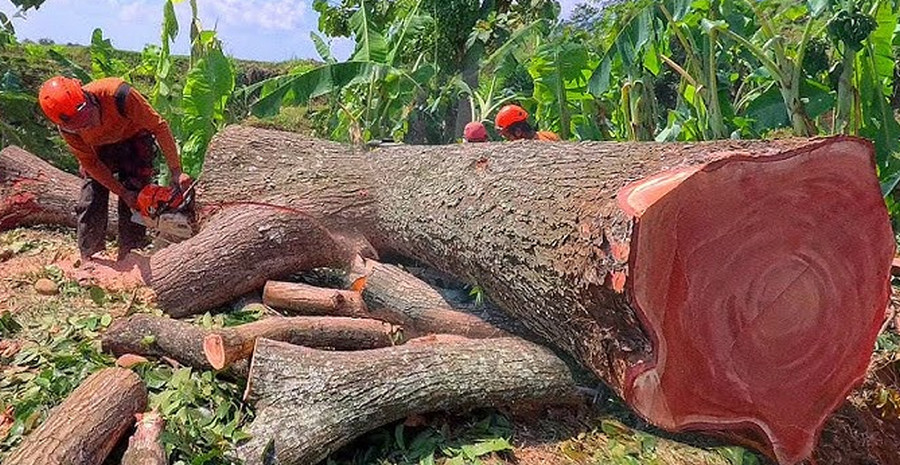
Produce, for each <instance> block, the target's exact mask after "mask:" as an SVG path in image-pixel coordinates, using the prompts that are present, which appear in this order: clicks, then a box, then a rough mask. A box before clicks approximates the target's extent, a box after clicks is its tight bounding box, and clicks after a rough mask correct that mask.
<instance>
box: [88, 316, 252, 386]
mask: <svg viewBox="0 0 900 465" xmlns="http://www.w3.org/2000/svg"><path fill="white" fill-rule="evenodd" d="M208 334H209V331H207V330H205V329H203V328H201V327H199V326H195V325H192V324H190V323H187V322H184V321H179V320H174V319H172V318H165V317H158V316H152V315H132V316H130V317H128V318H125V319H121V320H116V321H115V322H114V323H113V324H112V325H111V326H110V327H109V329H108V330H107V331H106V332H105V333H104V334H103V336H102V337H101V344H102V346H103V351H104V352H108V353H111V354H113V355H115V356H116V357H119V356H122V355H125V354H136V355H144V356H149V357H169V358H171V359H173V360H176V361H177V362H178V363H181V364H182V365H185V366H189V367H193V368H196V369H199V370H212V369H213V367H212V365H210V364H209V361H207V360H206V354H204V353H203V339H204V338H205V337H206V336H207V335H208ZM232 371H234V376H235V377H238V378H243V377H245V376H246V374H247V366H246V364H245V365H243V366H234V367H232Z"/></svg>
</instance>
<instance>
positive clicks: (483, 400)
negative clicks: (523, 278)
mask: <svg viewBox="0 0 900 465" xmlns="http://www.w3.org/2000/svg"><path fill="white" fill-rule="evenodd" d="M431 339H432V340H430V342H419V343H415V341H410V343H409V344H407V345H403V346H397V347H391V348H385V349H376V350H367V351H358V352H323V351H319V350H314V349H308V348H304V347H298V346H292V345H290V344H285V343H280V342H273V341H269V340H266V339H258V340H257V345H256V350H255V352H254V354H253V363H252V367H251V370H250V378H249V379H248V383H247V396H246V397H247V398H248V399H249V400H250V401H251V402H252V403H254V404H255V406H256V419H255V420H254V421H253V423H252V424H251V425H250V427H249V432H250V434H252V435H253V438H252V439H250V440H249V441H248V442H246V443H244V444H242V445H240V446H239V447H238V449H237V453H238V456H239V457H240V458H241V459H242V460H244V461H245V463H246V464H248V465H254V464H262V463H268V462H264V460H263V454H264V452H267V449H269V451H268V453H272V454H274V456H275V461H276V462H277V463H281V464H283V465H301V464H310V463H318V462H319V461H320V460H322V459H323V458H325V457H326V456H327V455H328V454H330V453H332V452H334V451H335V450H337V449H338V448H339V447H341V446H342V445H344V444H347V443H348V442H350V441H351V440H352V439H354V438H355V437H357V436H359V435H360V434H362V433H365V432H367V431H369V430H371V429H372V428H375V427H378V426H381V425H384V424H387V423H390V422H392V421H395V420H399V419H402V418H405V417H406V416H409V415H412V414H417V413H425V412H429V411H434V410H462V409H468V408H476V407H488V406H497V405H504V404H510V403H515V402H520V401H535V402H539V401H546V402H557V403H559V402H566V401H567V400H569V401H571V400H574V399H577V397H578V394H577V390H576V387H575V383H574V381H573V379H572V376H571V373H570V372H569V369H568V367H567V366H566V365H565V364H564V363H563V362H562V361H561V360H560V359H559V358H557V357H556V356H555V355H553V353H552V352H550V351H549V350H547V349H545V348H543V347H541V346H538V345H535V344H532V343H529V342H526V341H524V340H521V339H517V338H498V339H485V340H470V339H465V338H462V337H450V338H442V337H437V338H431ZM401 361H402V362H401ZM270 442H271V445H269V444H270Z"/></svg>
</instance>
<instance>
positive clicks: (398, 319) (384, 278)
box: [347, 258, 509, 339]
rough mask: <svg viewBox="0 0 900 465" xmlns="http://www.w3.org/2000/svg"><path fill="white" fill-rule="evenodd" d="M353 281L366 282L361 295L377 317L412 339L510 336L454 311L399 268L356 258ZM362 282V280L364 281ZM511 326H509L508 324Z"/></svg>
mask: <svg viewBox="0 0 900 465" xmlns="http://www.w3.org/2000/svg"><path fill="white" fill-rule="evenodd" d="M360 275H361V276H362V277H358V276H360ZM347 276H348V278H347V281H348V282H347V284H348V285H350V281H353V282H355V283H363V284H362V285H361V286H360V287H361V288H362V296H363V299H364V300H365V304H366V305H367V306H368V309H369V311H370V312H371V314H370V316H369V318H377V319H380V320H384V321H388V322H391V323H394V324H398V325H401V326H403V328H404V330H405V331H407V333H408V335H409V336H410V337H416V336H422V335H425V334H456V335H460V336H465V337H468V338H472V339H482V338H491V337H502V336H509V333H507V332H505V331H503V330H501V329H499V328H497V326H494V325H492V324H491V323H489V322H486V321H484V320H482V319H481V318H479V317H478V316H475V315H473V314H471V313H466V312H462V311H459V310H456V309H454V308H453V307H452V306H451V305H450V304H449V303H448V302H447V300H446V299H444V298H443V297H442V296H441V294H439V293H438V292H437V291H436V290H434V288H433V287H431V286H429V285H428V283H426V282H425V281H422V280H421V279H419V278H417V277H415V276H413V275H412V274H410V273H408V272H406V271H404V270H402V269H400V268H399V267H397V266H394V265H389V264H385V263H379V262H377V261H375V260H369V259H364V258H357V260H355V261H354V265H353V273H350V274H348V275H347ZM361 280H362V281H361ZM507 325H508V324H507Z"/></svg>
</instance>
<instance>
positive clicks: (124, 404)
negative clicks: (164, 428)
mask: <svg viewBox="0 0 900 465" xmlns="http://www.w3.org/2000/svg"><path fill="white" fill-rule="evenodd" d="M146 407H147V389H146V388H145V387H144V383H143V382H142V381H141V379H140V378H138V376H137V375H136V374H135V373H133V372H132V371H131V370H126V369H124V368H106V369H103V370H100V371H98V372H97V373H94V374H93V375H91V376H89V377H88V378H87V379H86V380H84V382H83V383H81V385H80V386H78V388H77V389H75V390H74V391H73V392H72V394H70V395H69V397H67V398H66V400H65V401H63V403H62V404H60V405H58V406H57V407H55V408H54V409H53V410H52V411H51V412H50V416H49V417H48V418H47V420H46V421H44V423H42V424H41V426H39V427H38V428H37V429H36V430H35V431H33V432H32V433H31V434H29V435H28V436H27V437H26V438H25V440H24V441H23V442H22V444H20V445H19V446H18V447H17V448H16V449H15V450H13V451H12V453H10V455H9V457H7V458H6V460H4V461H3V463H4V464H5V465H35V464H42V465H72V464H76V463H77V464H84V465H100V464H102V463H103V461H104V460H106V456H107V455H109V453H110V451H112V449H113V447H115V445H116V443H117V442H119V439H120V438H122V436H123V435H124V434H125V433H126V432H127V431H128V429H129V428H130V427H131V425H132V424H133V423H134V416H135V414H136V413H138V412H143V411H144V409H145V408H146Z"/></svg>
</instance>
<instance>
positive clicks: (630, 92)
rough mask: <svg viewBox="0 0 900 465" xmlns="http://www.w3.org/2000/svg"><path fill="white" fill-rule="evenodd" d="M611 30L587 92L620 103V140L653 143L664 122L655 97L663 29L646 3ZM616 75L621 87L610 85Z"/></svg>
mask: <svg viewBox="0 0 900 465" xmlns="http://www.w3.org/2000/svg"><path fill="white" fill-rule="evenodd" d="M612 31H613V38H612V40H611V42H610V43H609V45H608V46H607V47H606V50H605V51H604V53H602V54H601V56H600V59H599V60H598V64H597V65H596V67H595V68H594V70H593V73H592V74H591V76H590V80H589V82H588V86H587V90H588V91H589V92H590V93H591V94H592V95H593V96H594V97H596V98H598V99H609V100H610V101H618V102H619V103H618V105H617V107H616V108H617V111H616V112H615V114H614V115H613V122H614V123H618V124H616V125H615V126H616V127H618V128H619V133H618V134H617V137H618V138H621V139H629V140H653V138H654V136H655V134H656V131H657V127H658V125H659V122H660V121H661V119H662V118H661V116H660V114H659V106H658V105H657V102H656V96H655V94H654V77H655V75H656V74H658V73H659V71H660V66H659V58H658V52H657V50H658V46H657V42H658V41H659V39H660V30H659V22H658V21H657V19H656V16H655V14H654V4H653V3H652V2H643V3H641V4H639V5H638V7H636V8H635V9H632V10H630V11H626V13H625V14H624V15H622V16H621V18H620V20H619V21H617V22H616V23H615V24H614V25H613V26H612ZM613 76H618V78H619V79H620V80H621V82H622V84H621V86H619V87H616V88H613V87H612V86H611V83H612V81H613Z"/></svg>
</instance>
